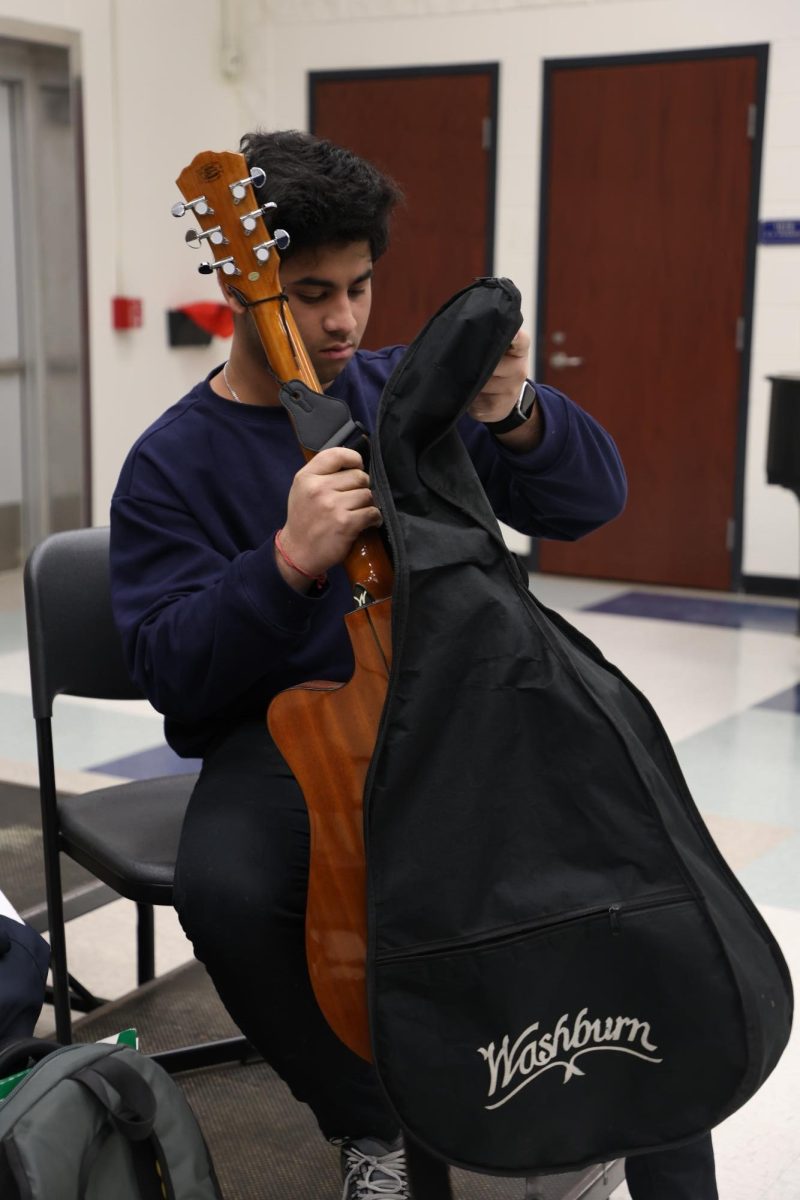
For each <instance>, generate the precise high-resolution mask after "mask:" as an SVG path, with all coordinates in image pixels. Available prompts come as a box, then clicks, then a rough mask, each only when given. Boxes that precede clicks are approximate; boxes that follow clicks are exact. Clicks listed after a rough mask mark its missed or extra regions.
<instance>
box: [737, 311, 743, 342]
mask: <svg viewBox="0 0 800 1200" xmlns="http://www.w3.org/2000/svg"><path fill="white" fill-rule="evenodd" d="M736 349H737V350H744V317H737V318H736Z"/></svg>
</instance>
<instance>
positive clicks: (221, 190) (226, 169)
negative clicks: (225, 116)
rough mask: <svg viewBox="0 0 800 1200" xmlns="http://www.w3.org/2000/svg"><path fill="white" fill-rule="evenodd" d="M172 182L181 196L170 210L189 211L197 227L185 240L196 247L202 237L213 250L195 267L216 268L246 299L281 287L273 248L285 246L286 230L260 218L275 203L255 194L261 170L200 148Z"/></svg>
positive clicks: (260, 184)
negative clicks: (208, 259)
mask: <svg viewBox="0 0 800 1200" xmlns="http://www.w3.org/2000/svg"><path fill="white" fill-rule="evenodd" d="M176 182H177V184H178V187H179V188H180V190H181V193H182V195H183V197H184V201H183V202H180V201H179V202H178V203H177V204H175V205H173V207H172V213H173V216H176V217H182V216H184V215H185V214H186V213H190V214H191V215H192V216H193V217H194V218H195V220H196V221H197V223H198V224H199V226H200V231H199V232H198V231H197V230H189V232H188V233H187V234H186V241H187V242H188V243H189V244H190V245H192V246H195V247H200V246H202V245H203V243H205V245H206V246H208V247H209V248H210V250H211V252H212V254H213V256H214V261H213V262H204V263H202V264H201V266H200V267H199V270H200V272H201V273H202V274H211V273H212V272H213V271H220V272H221V274H222V275H224V276H225V278H226V279H227V280H228V281H229V283H230V284H231V286H232V287H233V288H234V289H235V290H236V292H238V293H239V294H240V295H241V296H243V297H244V299H245V300H246V301H247V302H249V303H253V302H255V301H258V300H263V299H265V298H267V297H269V296H274V295H276V294H277V293H278V292H280V278H279V267H280V257H279V255H278V253H277V251H278V250H285V249H286V247H287V246H288V245H289V235H288V233H286V231H285V230H284V229H276V230H275V232H274V235H273V234H271V233H270V232H269V230H268V228H267V225H266V223H265V220H264V218H265V216H266V214H267V213H268V212H270V211H273V212H274V210H275V208H276V205H275V204H274V203H272V202H270V201H268V200H264V199H262V198H258V199H257V198H256V194H255V189H256V188H258V189H260V188H262V187H263V186H264V183H265V182H266V180H265V176H264V172H263V171H262V170H261V169H260V168H259V167H256V168H255V169H254V170H253V172H252V173H251V172H250V171H249V170H248V167H247V164H246V162H245V160H244V156H243V155H242V154H237V153H234V152H233V151H228V150H224V151H222V152H220V153H216V152H214V151H213V150H203V151H202V152H201V153H200V154H198V155H196V156H195V158H193V159H192V161H191V162H190V163H189V165H188V167H184V169H183V170H182V171H181V173H180V175H179V176H178V178H177V180H176Z"/></svg>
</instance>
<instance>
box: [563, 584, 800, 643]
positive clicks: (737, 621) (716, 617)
mask: <svg viewBox="0 0 800 1200" xmlns="http://www.w3.org/2000/svg"><path fill="white" fill-rule="evenodd" d="M584 611H586V612H602V613H615V614H617V615H618V616H624V617H650V618H652V619H654V620H658V621H685V622H688V623H690V624H694V625H721V626H723V627H724V628H727V629H761V630H766V631H768V632H770V633H795V632H796V631H797V627H798V614H797V609H796V608H794V607H791V606H789V605H780V604H764V603H759V602H758V601H754V600H753V601H750V600H714V599H711V598H710V597H707V596H676V595H672V594H669V593H664V592H623V593H622V594H621V595H619V596H613V597H612V598H611V599H608V600H601V601H600V602H599V603H597V604H587V605H586V606H585V607H584Z"/></svg>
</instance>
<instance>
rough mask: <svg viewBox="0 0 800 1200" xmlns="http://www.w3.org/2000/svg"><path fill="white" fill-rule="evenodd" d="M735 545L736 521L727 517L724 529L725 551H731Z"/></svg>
mask: <svg viewBox="0 0 800 1200" xmlns="http://www.w3.org/2000/svg"><path fill="white" fill-rule="evenodd" d="M735 545H736V520H735V518H734V517H728V523H727V526H726V528H725V549H726V550H729V551H732V550H733V547H734V546H735Z"/></svg>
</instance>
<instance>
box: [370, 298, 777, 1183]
mask: <svg viewBox="0 0 800 1200" xmlns="http://www.w3.org/2000/svg"><path fill="white" fill-rule="evenodd" d="M520 322H521V316H520V309H519V294H518V292H517V290H516V288H515V287H514V286H513V284H510V283H509V282H508V281H507V280H503V279H486V280H478V281H477V283H475V284H474V285H473V286H472V287H470V288H467V289H466V290H465V291H463V292H461V293H459V294H458V295H456V296H455V297H454V298H453V299H452V300H451V301H450V302H449V303H448V304H446V305H445V306H444V307H443V308H442V309H441V310H440V312H439V313H437V314H436V316H435V317H434V318H433V319H432V320H431V322H429V324H428V325H427V326H426V328H425V329H424V330H423V331H422V333H421V334H420V335H419V337H418V338H417V339H416V340H415V342H414V343H413V344H412V345H411V347H410V348H409V350H408V351H407V353H406V355H405V356H404V358H403V360H402V361H401V363H400V364H399V366H398V367H397V369H396V370H395V372H394V373H393V375H392V377H391V378H390V380H389V381H388V383H387V385H386V388H385V391H384V394H383V398H382V401H381V408H380V413H379V418H378V428H377V432H376V435H375V437H374V438H373V441H372V463H371V467H370V471H371V476H372V481H373V486H374V487H375V489H376V493H377V496H378V502H379V504H380V506H381V508H382V511H383V515H384V520H385V525H386V530H387V534H388V537H389V541H390V545H391V549H392V553H393V557H394V565H395V592H394V604H393V656H394V662H393V666H392V673H391V678H390V683H389V690H388V693H387V698H386V704H385V708H384V712H383V717H382V722H381V729H380V733H379V737H378V741H377V743H376V747H375V752H374V755H373V758H372V762H371V765H370V771H369V775H368V778H367V784H366V788H365V796H364V824H365V838H366V853H367V872H368V910H369V957H368V987H369V1001H370V1021H371V1029H372V1040H373V1054H374V1060H375V1064H376V1067H377V1070H378V1072H379V1075H380V1078H381V1080H382V1083H383V1086H384V1088H385V1090H386V1093H387V1095H388V1097H389V1099H390V1101H391V1103H392V1104H393V1106H394V1108H395V1110H396V1112H397V1114H398V1117H399V1119H400V1121H401V1122H402V1124H403V1126H404V1127H405V1128H406V1129H407V1130H408V1132H409V1133H410V1134H412V1135H413V1137H414V1138H416V1139H417V1140H418V1141H419V1142H420V1143H421V1144H422V1145H424V1146H426V1147H427V1148H428V1149H429V1150H430V1151H432V1152H433V1153H435V1154H438V1155H440V1156H442V1157H444V1158H446V1159H447V1160H448V1161H449V1162H451V1163H454V1164H458V1165H461V1166H464V1167H467V1168H470V1169H473V1170H483V1171H487V1172H491V1173H497V1174H504V1173H507V1174H509V1175H524V1174H529V1173H534V1172H550V1171H559V1170H563V1169H567V1168H578V1167H580V1166H583V1165H585V1164H589V1163H593V1162H599V1161H602V1160H608V1159H611V1158H616V1157H620V1156H628V1155H631V1154H635V1153H637V1152H643V1151H646V1150H652V1149H657V1148H664V1147H665V1146H668V1145H674V1144H679V1143H681V1142H684V1141H687V1140H689V1139H691V1138H693V1137H696V1136H698V1135H699V1134H701V1133H702V1132H703V1131H705V1130H707V1129H709V1128H710V1127H712V1126H714V1125H716V1124H717V1123H718V1122H719V1121H721V1120H723V1119H724V1118H725V1117H727V1116H728V1115H729V1114H730V1113H732V1112H733V1111H734V1110H735V1109H737V1108H739V1107H740V1106H741V1105H742V1104H744V1103H745V1102H746V1101H747V1099H748V1098H749V1097H750V1096H752V1095H753V1093H754V1092H755V1091H756V1089H757V1088H758V1087H759V1086H760V1084H761V1083H763V1081H764V1080H765V1079H766V1077H767V1076H768V1075H769V1073H770V1071H771V1070H772V1069H773V1067H774V1066H775V1064H776V1062H777V1061H778V1058H779V1057H780V1054H781V1052H782V1050H783V1048H784V1046H785V1045H786V1042H787V1039H788V1036H789V1029H790V1024H791V1011H792V992H791V981H790V978H789V973H788V970H787V967H786V964H785V962H784V960H783V958H782V956H781V953H780V950H779V948H778V946H777V944H776V943H775V941H774V939H773V937H772V935H771V934H770V931H769V929H768V928H767V926H766V925H765V923H764V921H763V920H762V918H761V917H760V915H759V913H758V912H757V910H756V908H755V906H754V905H753V903H752V901H751V900H750V899H749V897H748V896H747V894H746V893H745V892H744V890H743V889H742V887H741V886H740V885H739V883H738V882H737V880H736V878H735V877H734V875H733V873H732V872H731V870H730V868H729V867H728V866H727V865H726V863H725V861H724V860H723V858H722V856H721V855H720V853H719V851H718V849H717V847H716V846H715V844H714V842H713V841H712V838H711V836H710V835H709V833H708V830H707V829H706V827H705V825H704V824H703V821H702V820H701V818H700V816H699V813H698V811H697V808H696V807H695V805H694V803H693V801H692V798H691V796H690V795H689V792H688V789H687V786H686V783H685V781H684V779H683V777H682V775H681V771H680V769H679V766H678V763H677V760H676V758H675V755H674V753H673V751H672V748H671V746H670V744H669V741H668V739H667V737H666V734H665V733H664V730H663V728H662V726H661V724H660V723H659V720H658V718H657V717H656V715H655V713H654V711H653V709H652V708H651V706H650V704H649V703H648V702H647V700H646V699H645V697H644V696H643V695H642V694H641V693H640V692H639V691H638V690H637V689H636V688H635V687H634V686H633V684H631V683H630V682H629V681H628V680H627V679H626V678H625V677H624V676H623V675H622V674H621V672H620V671H618V670H617V669H616V668H615V667H613V666H612V665H611V664H610V663H608V662H606V661H605V659H604V658H603V655H602V654H601V653H600V651H599V650H598V649H597V648H596V647H595V646H594V645H593V644H592V643H591V642H590V641H588V640H587V638H585V637H583V636H582V635H581V634H580V633H579V632H578V631H577V630H575V629H573V628H572V626H571V625H569V624H568V623H567V622H566V621H564V620H563V619H562V618H561V617H560V616H558V615H557V614H556V613H554V612H551V611H548V610H547V609H546V608H543V607H542V605H540V604H539V603H538V601H537V600H536V598H535V597H534V596H533V595H531V593H530V591H529V590H528V587H527V580H526V579H523V577H522V576H521V573H520V571H519V569H518V566H517V563H516V560H515V559H514V557H513V556H512V555H511V554H510V553H509V551H508V550H507V548H506V545H505V543H504V541H503V537H502V535H501V532H500V529H499V527H498V524H497V521H496V519H495V517H494V514H493V513H492V511H491V508H490V506H489V503H488V501H487V499H486V496H485V494H484V491H483V488H482V486H481V484H480V482H479V481H478V478H477V476H476V474H475V471H474V469H473V467H472V464H471V461H470V459H469V457H468V455H467V452H466V450H465V448H464V446H463V443H462V441H461V438H460V436H459V434H458V432H457V430H456V428H455V426H456V422H457V421H458V419H459V417H460V416H461V414H462V413H463V412H464V410H465V409H466V407H467V405H468V404H469V403H470V402H471V401H472V399H473V398H474V397H475V395H476V394H477V392H478V391H479V390H480V389H481V387H482V386H483V384H484V383H485V382H486V380H487V379H488V377H489V376H490V375H491V373H492V371H493V369H494V366H495V364H496V363H497V361H498V360H499V358H500V357H501V355H502V354H503V352H504V350H505V349H506V347H507V346H508V343H509V342H510V340H511V338H512V336H513V335H514V333H515V332H516V330H517V328H518V327H519V325H520Z"/></svg>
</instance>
